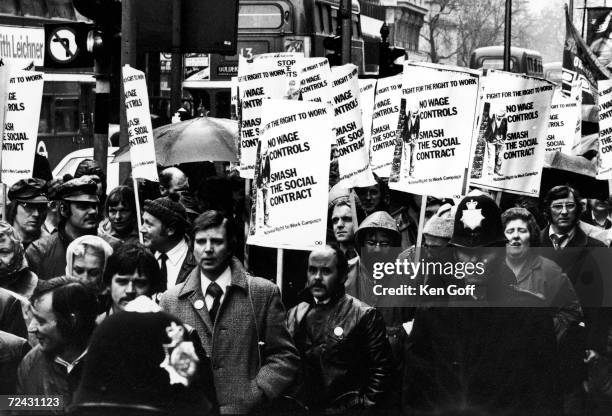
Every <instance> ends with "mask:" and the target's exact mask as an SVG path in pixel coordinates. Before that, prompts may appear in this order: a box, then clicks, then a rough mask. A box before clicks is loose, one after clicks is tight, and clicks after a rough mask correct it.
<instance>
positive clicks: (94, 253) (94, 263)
mask: <svg viewBox="0 0 612 416" xmlns="http://www.w3.org/2000/svg"><path fill="white" fill-rule="evenodd" d="M111 254H113V249H112V247H111V246H110V244H108V243H107V242H106V241H104V240H103V239H102V238H100V237H98V236H95V235H84V236H82V237H79V238H77V239H75V240H74V241H73V242H72V243H70V244H69V245H68V248H67V249H66V276H69V277H74V278H76V279H79V280H81V281H82V282H83V283H86V284H88V285H91V286H93V287H94V288H96V289H99V290H100V289H102V276H103V274H104V268H105V267H106V261H107V260H108V258H109V257H110V256H111Z"/></svg>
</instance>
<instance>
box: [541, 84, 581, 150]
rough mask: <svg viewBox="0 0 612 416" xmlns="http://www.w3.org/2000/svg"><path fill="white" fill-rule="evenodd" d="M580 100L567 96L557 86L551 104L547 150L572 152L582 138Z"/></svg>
mask: <svg viewBox="0 0 612 416" xmlns="http://www.w3.org/2000/svg"><path fill="white" fill-rule="evenodd" d="M580 106H581V105H580V100H576V99H572V98H568V97H565V95H564V94H563V93H562V91H561V89H560V88H556V89H555V92H554V94H553V99H552V103H551V105H550V119H549V121H548V132H547V133H546V151H547V152H555V151H559V152H561V153H565V154H566V155H571V154H572V147H573V146H574V144H575V143H577V140H580V136H581V134H580V133H581V131H582V114H581V111H580Z"/></svg>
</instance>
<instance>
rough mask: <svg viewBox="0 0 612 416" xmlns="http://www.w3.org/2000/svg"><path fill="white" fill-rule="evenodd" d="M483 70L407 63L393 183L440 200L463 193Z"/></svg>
mask: <svg viewBox="0 0 612 416" xmlns="http://www.w3.org/2000/svg"><path fill="white" fill-rule="evenodd" d="M479 78H480V76H479V74H477V73H471V72H465V71H454V70H451V69H443V70H442V69H438V68H434V67H430V66H412V65H405V66H404V80H403V85H402V92H403V94H404V100H405V104H403V105H400V114H401V116H400V122H399V123H398V133H397V136H396V138H395V148H394V154H393V167H392V169H391V176H390V177H389V187H390V188H391V189H395V190H398V191H403V192H410V193H413V194H419V195H432V196H436V197H439V198H450V197H458V196H459V195H461V194H462V192H463V189H462V187H463V182H464V178H465V171H466V169H465V168H466V166H467V165H468V163H469V158H470V148H471V144H472V137H473V126H474V124H475V119H476V115H477V107H478V105H477V103H478V93H479Z"/></svg>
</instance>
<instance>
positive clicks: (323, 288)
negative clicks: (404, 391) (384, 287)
mask: <svg viewBox="0 0 612 416" xmlns="http://www.w3.org/2000/svg"><path fill="white" fill-rule="evenodd" d="M347 271H348V263H347V260H346V257H345V256H344V254H343V253H342V251H341V250H340V249H339V248H338V247H336V246H330V245H327V246H325V247H323V248H320V249H316V250H314V251H313V252H311V253H310V256H309V257H308V281H307V290H308V292H309V295H310V296H308V301H307V302H302V303H300V304H299V305H297V306H296V307H294V308H293V309H291V310H290V311H289V313H288V318H287V324H288V327H289V332H290V333H291V335H292V336H293V339H294V341H295V343H296V346H297V348H298V351H299V352H300V356H301V358H302V370H303V376H304V379H303V382H302V383H301V384H300V385H298V386H297V393H294V394H295V395H296V398H298V399H299V400H300V401H302V402H303V403H304V404H306V405H307V406H308V407H309V408H311V410H313V411H314V412H321V413H323V414H347V415H349V414H353V412H355V411H359V410H361V409H370V408H373V407H375V406H376V405H379V404H380V402H381V399H382V397H383V396H384V395H385V393H386V392H387V390H388V388H389V385H390V382H391V372H392V359H391V351H390V347H389V343H388V341H387V337H386V333H385V323H384V321H383V319H382V316H381V315H380V314H379V312H378V311H377V310H376V309H375V308H373V307H371V306H368V305H366V304H365V303H363V302H361V301H359V300H358V299H355V298H354V297H352V296H349V295H347V294H345V291H344V281H345V280H346V278H347Z"/></svg>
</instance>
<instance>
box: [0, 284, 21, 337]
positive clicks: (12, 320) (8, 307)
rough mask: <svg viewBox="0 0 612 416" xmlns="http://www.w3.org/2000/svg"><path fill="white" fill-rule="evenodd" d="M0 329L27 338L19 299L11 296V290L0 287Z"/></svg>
mask: <svg viewBox="0 0 612 416" xmlns="http://www.w3.org/2000/svg"><path fill="white" fill-rule="evenodd" d="M0 331H5V332H8V333H11V334H13V335H16V336H18V337H21V338H25V339H27V338H28V330H27V328H26V324H25V321H24V320H23V312H22V311H21V301H20V300H19V299H17V298H16V297H15V296H13V294H12V292H10V291H8V290H6V289H2V288H0Z"/></svg>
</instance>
